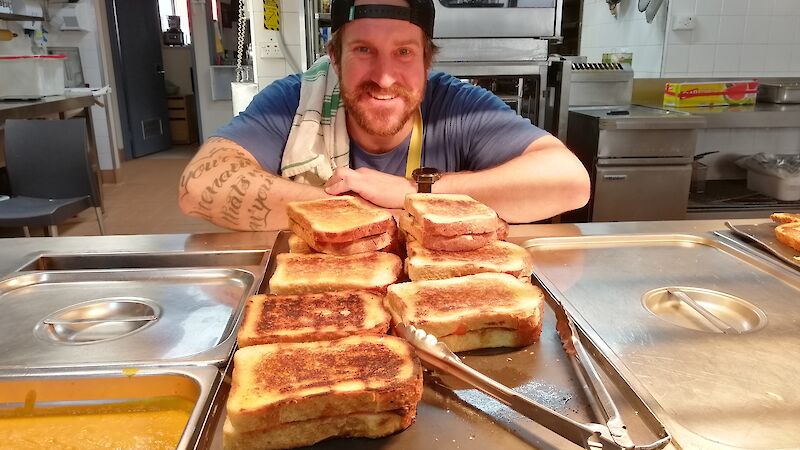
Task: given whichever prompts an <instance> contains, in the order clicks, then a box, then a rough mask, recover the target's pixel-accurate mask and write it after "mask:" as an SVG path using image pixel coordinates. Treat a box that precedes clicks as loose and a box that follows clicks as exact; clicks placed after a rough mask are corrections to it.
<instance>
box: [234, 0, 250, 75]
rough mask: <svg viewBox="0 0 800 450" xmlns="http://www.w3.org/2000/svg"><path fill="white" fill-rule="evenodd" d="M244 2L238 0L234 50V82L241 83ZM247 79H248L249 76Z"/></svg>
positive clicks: (244, 16)
mask: <svg viewBox="0 0 800 450" xmlns="http://www.w3.org/2000/svg"><path fill="white" fill-rule="evenodd" d="M245 1H247V0H239V34H238V37H237V48H236V82H238V83H241V82H243V81H245V80H244V78H245V77H244V71H243V70H242V58H243V57H244V32H245V28H246V26H247V16H246V14H245V9H246V5H245ZM247 78H250V77H249V76H248V77H247Z"/></svg>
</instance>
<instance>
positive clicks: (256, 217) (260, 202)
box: [247, 178, 275, 231]
mask: <svg viewBox="0 0 800 450" xmlns="http://www.w3.org/2000/svg"><path fill="white" fill-rule="evenodd" d="M274 182H275V181H274V180H272V179H270V178H266V179H264V181H263V183H262V184H261V185H260V186H259V187H258V192H257V193H256V198H255V200H253V205H252V206H251V207H250V209H248V210H247V214H248V215H249V216H250V221H249V225H250V229H251V230H252V231H259V230H264V229H266V228H267V217H269V213H270V212H272V208H270V207H269V206H267V199H268V197H269V191H270V188H272V184H273V183H274Z"/></svg>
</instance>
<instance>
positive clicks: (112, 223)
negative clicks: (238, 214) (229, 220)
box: [0, 146, 229, 237]
mask: <svg viewBox="0 0 800 450" xmlns="http://www.w3.org/2000/svg"><path fill="white" fill-rule="evenodd" d="M196 151H197V147H196V146H181V147H175V148H172V149H169V150H166V151H163V152H159V153H156V154H153V155H149V156H145V157H143V158H138V159H134V160H131V161H126V162H124V163H123V164H122V168H121V174H122V176H121V181H119V182H117V183H116V184H104V185H103V198H104V202H105V214H104V221H105V228H106V234H169V233H212V232H221V231H229V230H226V229H224V228H220V227H217V226H216V225H213V224H211V223H210V222H207V221H205V220H202V219H197V218H194V217H189V216H187V215H185V214H183V213H182V212H181V210H180V209H179V208H178V180H179V179H180V175H181V172H182V171H183V169H184V167H186V164H188V163H189V160H190V159H191V158H192V156H193V155H194V153H195V152H196ZM58 232H59V235H60V236H93V235H99V234H100V229H99V227H98V224H97V218H96V216H95V213H94V211H93V210H91V209H90V210H86V211H84V212H82V213H81V214H79V215H78V216H76V217H75V218H73V219H70V220H69V221H67V222H65V223H64V224H62V225H60V226H59V227H58ZM31 235H34V236H36V235H38V236H42V235H43V230H37V229H31ZM0 236H7V237H13V236H23V234H22V230H21V229H20V230H12V229H6V230H3V233H2V234H0Z"/></svg>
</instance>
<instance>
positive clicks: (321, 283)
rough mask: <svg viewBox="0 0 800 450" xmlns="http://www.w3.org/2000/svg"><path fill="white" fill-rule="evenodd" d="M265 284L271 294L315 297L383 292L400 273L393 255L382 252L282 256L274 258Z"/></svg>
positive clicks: (285, 254) (397, 260) (399, 265)
mask: <svg viewBox="0 0 800 450" xmlns="http://www.w3.org/2000/svg"><path fill="white" fill-rule="evenodd" d="M275 261H276V267H275V273H274V274H273V275H272V278H270V280H269V290H270V293H271V294H277V295H287V294H317V293H322V292H331V291H345V290H354V289H366V290H372V291H378V292H386V287H387V286H388V285H390V284H392V283H394V282H395V281H397V278H398V277H399V276H400V273H401V272H402V263H401V261H400V258H399V257H398V256H397V255H394V254H392V253H385V252H371V253H358V254H355V255H350V256H335V255H328V254H325V253H311V254H300V253H282V254H280V255H277V256H276V257H275Z"/></svg>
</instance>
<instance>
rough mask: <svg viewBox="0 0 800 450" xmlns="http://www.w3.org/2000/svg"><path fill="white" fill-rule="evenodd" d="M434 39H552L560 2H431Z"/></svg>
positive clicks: (557, 31)
mask: <svg viewBox="0 0 800 450" xmlns="http://www.w3.org/2000/svg"><path fill="white" fill-rule="evenodd" d="M433 3H434V7H435V9H436V26H435V28H434V37H435V38H498V37H533V38H553V37H558V36H560V35H561V8H562V0H433Z"/></svg>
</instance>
